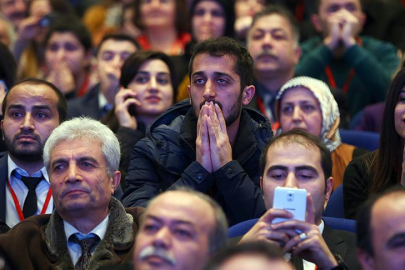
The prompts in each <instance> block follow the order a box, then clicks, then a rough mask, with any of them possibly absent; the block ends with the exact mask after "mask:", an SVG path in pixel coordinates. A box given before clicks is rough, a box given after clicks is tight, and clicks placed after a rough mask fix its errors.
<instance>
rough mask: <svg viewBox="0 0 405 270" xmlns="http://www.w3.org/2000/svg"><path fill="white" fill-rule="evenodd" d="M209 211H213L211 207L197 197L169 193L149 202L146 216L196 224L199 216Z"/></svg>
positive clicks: (181, 193)
mask: <svg viewBox="0 0 405 270" xmlns="http://www.w3.org/2000/svg"><path fill="white" fill-rule="evenodd" d="M209 211H213V210H212V207H211V206H210V205H209V204H208V203H207V202H206V201H204V200H202V199H201V198H199V197H198V196H196V195H193V194H188V193H185V192H181V191H171V192H167V194H166V193H165V194H162V195H160V196H159V197H157V198H156V199H155V200H153V201H151V204H150V205H149V207H148V209H147V216H148V214H150V215H153V216H158V217H161V218H168V219H175V220H176V219H179V220H183V221H186V220H187V221H189V222H191V223H196V224H198V223H199V222H200V217H201V215H205V214H207V213H209Z"/></svg>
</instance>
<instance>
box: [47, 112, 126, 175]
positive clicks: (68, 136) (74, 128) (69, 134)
mask: <svg viewBox="0 0 405 270" xmlns="http://www.w3.org/2000/svg"><path fill="white" fill-rule="evenodd" d="M77 138H88V139H92V140H93V139H95V140H97V141H99V142H101V144H102V148H101V151H102V152H103V155H104V157H105V159H106V161H107V174H108V176H109V177H112V176H113V175H114V172H115V171H116V170H118V166H119V163H120V157H121V151H120V144H119V142H118V139H117V137H116V136H115V134H114V133H113V132H112V131H111V130H110V129H109V128H108V127H106V126H105V125H103V124H101V123H100V122H99V121H96V120H93V119H91V118H88V117H78V118H73V119H71V120H69V121H65V122H63V123H62V124H61V125H60V126H58V127H57V128H55V129H54V130H53V131H52V133H51V135H50V136H49V138H48V140H47V141H46V143H45V146H44V154H43V157H44V165H45V167H46V169H47V170H48V172H49V168H50V156H51V151H52V149H53V148H54V147H55V146H56V145H58V144H59V143H61V142H63V141H73V140H74V139H77Z"/></svg>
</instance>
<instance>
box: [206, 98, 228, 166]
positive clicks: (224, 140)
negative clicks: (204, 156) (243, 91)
mask: <svg viewBox="0 0 405 270" xmlns="http://www.w3.org/2000/svg"><path fill="white" fill-rule="evenodd" d="M208 112H209V117H208V118H207V124H208V135H209V145H210V152H211V163H212V169H213V171H214V172H215V171H217V170H218V169H220V168H221V167H222V166H224V165H225V164H227V163H228V162H231V161H232V147H231V143H230V142H229V137H228V133H227V131H226V123H225V118H224V115H223V113H222V110H221V108H220V107H219V106H218V104H214V103H213V102H212V101H211V102H209V104H208Z"/></svg>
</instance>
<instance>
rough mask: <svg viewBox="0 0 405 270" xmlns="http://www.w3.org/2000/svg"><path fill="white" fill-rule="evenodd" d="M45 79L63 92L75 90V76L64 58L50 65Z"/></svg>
mask: <svg viewBox="0 0 405 270" xmlns="http://www.w3.org/2000/svg"><path fill="white" fill-rule="evenodd" d="M46 80H47V81H49V82H51V83H53V84H54V85H55V86H56V87H58V89H59V90H61V92H62V93H64V94H67V93H69V92H72V91H74V90H76V83H75V78H74V76H73V74H72V71H71V70H70V69H69V67H68V65H67V63H66V60H62V59H61V60H60V61H56V63H55V65H53V66H52V67H51V72H50V73H49V75H48V77H47V78H46Z"/></svg>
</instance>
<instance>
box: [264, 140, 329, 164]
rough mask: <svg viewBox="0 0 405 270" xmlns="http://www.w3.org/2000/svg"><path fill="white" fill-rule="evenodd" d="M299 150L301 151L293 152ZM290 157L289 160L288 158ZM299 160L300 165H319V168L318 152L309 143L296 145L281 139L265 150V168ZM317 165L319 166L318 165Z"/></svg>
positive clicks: (319, 154) (319, 158) (319, 156)
mask: <svg viewBox="0 0 405 270" xmlns="http://www.w3.org/2000/svg"><path fill="white" fill-rule="evenodd" d="M298 149H300V150H301V151H296V152H295V151H294V150H298ZM290 157H291V158H290ZM293 158H294V159H298V158H301V160H302V162H303V163H302V164H301V165H309V166H313V165H319V166H321V153H320V150H319V149H318V148H317V147H316V146H314V145H312V144H309V143H298V142H293V141H289V140H288V139H287V140H285V139H282V140H279V141H276V142H274V143H273V144H272V145H271V146H270V147H269V148H268V150H267V155H266V167H268V166H269V165H270V164H275V163H278V164H280V165H281V163H280V160H288V161H289V160H292V159H293ZM318 163H319V164H318Z"/></svg>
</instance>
